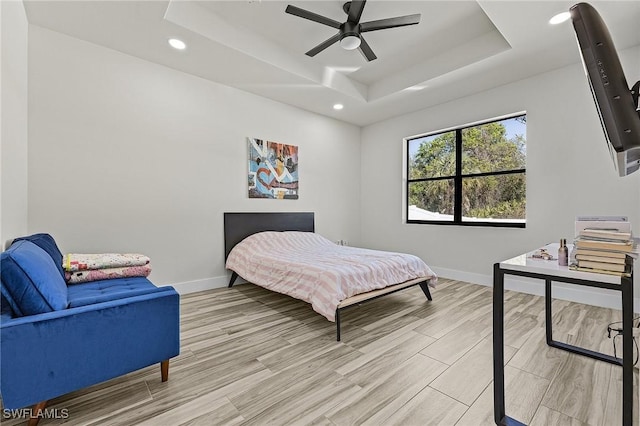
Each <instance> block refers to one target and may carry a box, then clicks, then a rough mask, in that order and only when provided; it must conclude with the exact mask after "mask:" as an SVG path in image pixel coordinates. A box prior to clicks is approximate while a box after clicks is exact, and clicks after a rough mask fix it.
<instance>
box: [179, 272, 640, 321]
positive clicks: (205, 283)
mask: <svg viewBox="0 0 640 426" xmlns="http://www.w3.org/2000/svg"><path fill="white" fill-rule="evenodd" d="M431 269H432V270H433V271H434V272H435V273H436V274H437V275H438V276H439V277H442V278H449V279H452V280H460V281H466V282H469V283H473V284H480V285H484V286H487V287H492V286H493V278H492V277H491V276H490V275H483V274H476V273H473V272H464V271H457V270H455V269H447V268H439V267H437V266H436V267H431ZM229 277H230V275H223V276H219V277H212V278H205V279H201V280H193V281H185V282H181V283H174V284H171V285H172V286H173V287H174V288H175V289H176V291H177V292H178V293H179V294H188V293H195V292H198V291H205V290H213V289H215V288H224V287H227V286H228V285H229ZM245 282H246V281H244V280H243V279H242V278H238V279H237V280H236V284H243V283H245ZM504 287H505V289H507V290H513V291H518V292H520V293H527V294H535V295H537V296H544V283H543V282H542V281H541V280H536V279H531V278H525V277H518V278H517V279H516V278H513V277H509V276H507V277H505V282H504ZM436 291H437V290H436ZM553 298H554V299H562V300H569V301H572V302H578V303H584V304H586V305H594V306H602V307H604V308H611V309H621V306H622V304H621V300H620V293H619V292H617V291H614V290H604V289H597V288H592V287H579V286H576V285H572V284H565V283H554V285H553ZM634 311H635V312H640V298H637V297H636V298H634Z"/></svg>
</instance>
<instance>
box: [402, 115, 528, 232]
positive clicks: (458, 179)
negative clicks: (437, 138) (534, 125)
mask: <svg viewBox="0 0 640 426" xmlns="http://www.w3.org/2000/svg"><path fill="white" fill-rule="evenodd" d="M526 116H527V113H526V112H519V113H515V114H512V115H506V116H502V117H500V118H494V119H490V120H486V121H481V122H477V123H473V124H468V125H464V126H459V127H454V128H449V129H445V130H438V131H436V132H430V133H426V134H423V135H419V136H411V137H409V138H405V141H406V159H405V160H406V168H405V173H406V186H405V221H406V223H407V224H425V225H456V226H480V227H497V228H526V227H527V221H526V218H525V219H524V221H522V222H506V221H505V222H501V221H499V220H497V219H496V220H491V221H480V220H478V221H463V220H462V180H463V179H465V178H474V177H484V176H500V175H509V174H523V175H524V176H525V182H526V174H527V173H526V171H527V169H526V166H525V168H522V169H512V170H500V171H496V172H483V173H470V174H462V131H463V130H464V129H469V128H472V127H477V126H482V125H484V124H490V123H496V122H499V121H504V120H509V119H512V118H518V117H526ZM449 132H455V134H456V147H455V150H456V172H455V173H456V174H455V175H452V176H437V177H430V178H417V179H410V178H409V167H410V165H411V153H410V150H409V144H410V143H411V141H414V140H416V139H422V138H425V137H429V136H434V135H441V134H444V133H449ZM525 161H526V160H525ZM445 179H446V180H451V179H453V181H454V207H453V212H454V213H453V220H419V219H409V206H410V205H409V186H410V185H411V184H412V183H416V182H427V181H438V180H445ZM525 197H526V195H525Z"/></svg>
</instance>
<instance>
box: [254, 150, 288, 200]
mask: <svg viewBox="0 0 640 426" xmlns="http://www.w3.org/2000/svg"><path fill="white" fill-rule="evenodd" d="M247 144H248V146H249V175H248V185H249V198H275V199H281V200H282V199H287V200H297V199H298V147H297V146H295V145H286V144H283V143H278V142H271V141H265V140H263V139H255V138H247Z"/></svg>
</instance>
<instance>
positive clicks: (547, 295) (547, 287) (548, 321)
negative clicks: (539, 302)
mask: <svg viewBox="0 0 640 426" xmlns="http://www.w3.org/2000/svg"><path fill="white" fill-rule="evenodd" d="M552 301H553V299H552V297H551V280H549V279H547V280H544V322H545V329H546V335H547V345H549V346H553V328H552V327H553V319H552V318H551V317H552V316H553V315H552V313H551V302H552Z"/></svg>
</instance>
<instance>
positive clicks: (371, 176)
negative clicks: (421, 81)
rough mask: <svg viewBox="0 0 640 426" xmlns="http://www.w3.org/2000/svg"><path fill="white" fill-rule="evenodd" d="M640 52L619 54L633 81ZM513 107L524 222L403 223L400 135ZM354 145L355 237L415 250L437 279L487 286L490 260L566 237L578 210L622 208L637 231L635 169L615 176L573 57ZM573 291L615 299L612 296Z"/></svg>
mask: <svg viewBox="0 0 640 426" xmlns="http://www.w3.org/2000/svg"><path fill="white" fill-rule="evenodd" d="M639 53H640V47H637V48H635V49H633V50H627V51H623V52H621V60H622V61H623V66H624V68H625V70H626V71H627V74H628V77H629V78H630V80H631V79H633V82H635V81H636V80H637V79H639V78H640V73H639V72H638V70H640V54H639ZM633 82H630V84H633ZM424 96H429V92H428V89H427V90H425V91H424ZM518 111H526V112H527V227H526V229H508V228H484V227H468V226H465V227H462V226H438V225H419V224H405V223H403V222H404V219H403V217H404V215H403V207H402V206H403V199H402V193H403V185H404V182H403V181H402V176H403V156H402V154H403V138H404V137H407V136H412V135H416V134H420V133H425V132H430V131H436V130H439V129H443V128H447V127H452V126H456V125H462V124H466V123H471V122H475V121H478V120H484V119H490V118H493V117H497V116H500V115H504V114H508V113H513V112H518ZM362 147H363V154H362V164H363V167H362V205H361V209H362V212H363V214H362V242H363V244H365V245H367V246H371V247H375V248H381V249H392V250H404V251H409V252H412V253H414V254H417V255H419V256H421V257H422V258H423V259H425V260H426V261H427V263H429V264H430V265H432V266H433V267H434V270H435V271H436V272H437V273H440V274H441V275H442V276H445V277H451V278H455V279H464V280H467V281H471V282H477V283H483V284H487V285H488V284H490V283H491V274H492V265H493V264H494V263H495V262H498V261H500V260H504V259H508V258H510V257H513V256H515V255H517V254H520V253H523V252H526V251H530V250H533V249H535V248H537V247H540V246H542V245H544V244H546V243H549V242H555V241H558V240H559V239H560V238H567V239H572V238H573V235H574V228H573V226H574V224H573V222H574V219H575V216H576V215H587V214H588V215H626V216H629V218H630V220H631V222H632V226H633V228H634V229H635V231H636V235H639V234H640V191H639V190H638V187H639V186H640V173H636V174H634V175H630V176H627V177H625V178H619V177H618V176H617V174H616V172H615V170H614V167H613V163H612V161H611V159H610V158H609V153H608V150H607V147H606V143H605V140H604V136H603V132H602V130H601V128H600V122H599V119H598V117H597V113H596V110H595V107H594V105H593V100H592V98H591V94H590V91H589V88H588V83H587V81H586V78H585V76H584V72H583V70H582V68H581V65H580V64H576V65H574V66H569V67H565V68H562V69H558V70H555V71H552V72H548V73H545V74H541V75H538V76H535V77H532V78H529V79H526V80H522V81H519V82H516V83H513V84H509V85H505V86H502V87H499V88H496V89H493V90H490V91H487V92H483V93H480V94H477V95H473V96H469V97H466V98H464V99H458V100H455V101H452V102H449V103H446V104H443V105H438V106H437V107H433V108H429V109H425V110H422V111H418V112H416V113H413V114H408V115H405V116H401V117H397V118H394V119H390V120H387V121H384V122H380V123H376V124H374V125H371V126H367V127H365V128H364V129H363V131H362ZM372 165H375V166H372ZM537 288H538V289H539V290H542V286H539V285H538V286H537ZM574 288H575V287H574ZM529 290H531V288H529ZM635 291H636V296H638V295H640V286H638V279H636V290H635ZM558 294H561V295H564V296H568V293H567V292H565V293H563V292H562V291H561V292H559V293H558ZM608 294H609V293H607V295H608ZM574 296H576V298H577V299H581V300H582V301H587V302H591V303H606V304H608V305H612V304H613V305H615V304H618V305H619V295H616V294H613V295H611V296H604V295H603V293H596V294H589V295H587V296H588V297H586V299H585V298H584V297H585V294H582V295H574ZM605 299H606V300H605ZM636 301H637V302H639V303H637V305H639V304H640V299H638V298H637V299H636Z"/></svg>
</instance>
